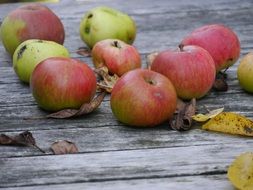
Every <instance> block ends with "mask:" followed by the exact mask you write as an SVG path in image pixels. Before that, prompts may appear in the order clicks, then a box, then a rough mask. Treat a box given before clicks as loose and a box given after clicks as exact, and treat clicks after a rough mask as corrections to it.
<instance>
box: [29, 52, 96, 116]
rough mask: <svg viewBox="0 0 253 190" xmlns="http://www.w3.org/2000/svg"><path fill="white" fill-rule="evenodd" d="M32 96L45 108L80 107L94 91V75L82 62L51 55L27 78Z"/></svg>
mask: <svg viewBox="0 0 253 190" xmlns="http://www.w3.org/2000/svg"><path fill="white" fill-rule="evenodd" d="M30 86H31V91H32V94H33V97H34V98H35V100H36V102H37V103H38V105H39V107H41V108H43V109H44V110H47V111H58V110H62V109H67V108H76V109H78V108H80V106H81V105H82V104H84V103H87V102H90V101H91V100H92V98H93V97H94V95H95V93H96V76H95V74H94V72H93V71H92V69H91V68H90V67H89V66H88V65H87V64H85V63H84V62H82V61H79V60H76V59H71V58H63V57H52V58H48V59H46V60H44V61H42V62H41V63H39V64H38V65H37V66H36V67H35V69H34V71H33V73H32V76H31V81H30Z"/></svg>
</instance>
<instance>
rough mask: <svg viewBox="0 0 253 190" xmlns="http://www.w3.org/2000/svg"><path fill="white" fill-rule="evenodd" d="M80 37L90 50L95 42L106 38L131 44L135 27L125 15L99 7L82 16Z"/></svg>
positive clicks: (134, 34) (108, 8) (132, 21)
mask: <svg viewBox="0 0 253 190" xmlns="http://www.w3.org/2000/svg"><path fill="white" fill-rule="evenodd" d="M80 36H81V39H82V40H83V41H84V42H85V43H86V44H87V45H88V46H89V47H90V48H92V47H93V46H94V45H95V43H96V42H98V41H101V40H104V39H108V38H111V39H119V40H122V41H124V42H126V43H128V44H132V43H133V42H134V39H135V36H136V26H135V22H134V20H133V19H132V18H131V17H130V16H128V15H127V14H125V13H122V12H120V11H118V10H115V9H112V8H110V7H105V6H101V7H96V8H94V9H91V10H90V11H88V12H87V13H86V14H85V15H84V17H83V18H82V20H81V23H80Z"/></svg>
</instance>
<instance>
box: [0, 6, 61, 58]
mask: <svg viewBox="0 0 253 190" xmlns="http://www.w3.org/2000/svg"><path fill="white" fill-rule="evenodd" d="M0 34H1V38H2V42H3V45H4V47H5V49H6V51H7V52H8V53H9V54H10V55H13V53H14V51H15V49H16V48H17V47H18V45H19V44H21V43H22V42H24V41H26V40H28V39H41V40H48V41H55V42H57V43H59V44H63V42H64V38H65V32H64V27H63V24H62V22H61V20H60V19H59V18H58V17H57V16H56V15H55V14H54V13H53V12H52V11H51V10H50V9H49V8H48V7H46V6H44V5H41V4H39V3H32V4H28V5H24V6H21V7H19V8H17V9H15V10H13V11H11V12H10V13H9V14H8V15H7V16H6V17H5V18H4V20H3V23H2V25H1V28H0Z"/></svg>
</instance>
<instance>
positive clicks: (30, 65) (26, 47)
mask: <svg viewBox="0 0 253 190" xmlns="http://www.w3.org/2000/svg"><path fill="white" fill-rule="evenodd" d="M49 57H69V52H68V50H67V49H66V48H65V47H64V46H63V45H61V44H58V43H56V42H53V41H47V40H36V39H32V40H26V41H24V42H23V43H21V44H20V45H19V46H18V47H17V48H16V51H15V52H14V54H13V68H14V70H15V72H16V74H17V75H18V77H19V79H20V80H21V81H23V82H25V83H29V80H30V77H31V74H32V72H33V70H34V68H35V66H36V65H37V64H38V63H39V62H41V61H42V60H44V59H46V58H49Z"/></svg>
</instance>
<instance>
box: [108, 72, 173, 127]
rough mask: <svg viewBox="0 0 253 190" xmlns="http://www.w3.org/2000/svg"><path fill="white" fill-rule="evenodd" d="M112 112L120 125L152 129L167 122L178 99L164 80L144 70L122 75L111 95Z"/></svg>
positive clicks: (158, 75)
mask: <svg viewBox="0 0 253 190" xmlns="http://www.w3.org/2000/svg"><path fill="white" fill-rule="evenodd" d="M110 103H111V109H112V112H113V114H114V116H115V117H116V118H117V119H118V120H119V121H120V122H122V123H124V124H127V125H130V126H137V127H152V126H156V125H158V124H161V123H162V122H164V121H166V120H167V119H169V118H170V117H171V116H172V115H173V113H174V112H175V110H176V103H177V95H176V91H175V88H174V86H173V85H172V83H171V82H170V80H169V79H168V78H166V77H165V76H163V75H161V74H159V73H157V72H154V71H151V70H147V69H135V70H132V71H129V72H127V73H126V74H124V75H123V76H122V77H121V78H120V79H119V80H118V81H117V83H116V84H115V86H114V87H113V90H112V93H111V99H110Z"/></svg>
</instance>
